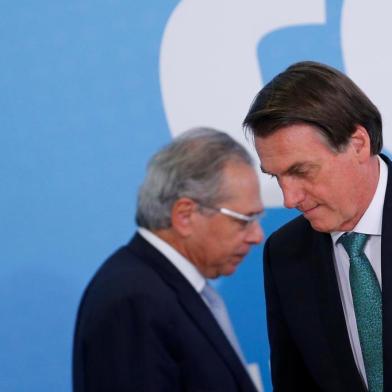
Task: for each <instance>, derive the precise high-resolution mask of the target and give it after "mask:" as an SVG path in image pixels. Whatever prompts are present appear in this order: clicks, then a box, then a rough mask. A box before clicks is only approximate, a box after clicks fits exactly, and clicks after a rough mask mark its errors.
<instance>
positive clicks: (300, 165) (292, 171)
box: [260, 162, 318, 176]
mask: <svg viewBox="0 0 392 392" xmlns="http://www.w3.org/2000/svg"><path fill="white" fill-rule="evenodd" d="M316 166H318V165H315V164H311V163H310V162H296V163H293V164H292V165H291V166H290V167H288V168H287V169H286V170H284V171H283V172H282V173H281V174H280V175H288V174H295V173H296V172H297V171H299V170H303V169H304V168H312V167H316ZM260 170H261V171H262V172H263V173H264V174H269V175H271V176H277V174H275V173H271V172H269V171H268V170H265V169H264V168H263V166H262V165H261V164H260Z"/></svg>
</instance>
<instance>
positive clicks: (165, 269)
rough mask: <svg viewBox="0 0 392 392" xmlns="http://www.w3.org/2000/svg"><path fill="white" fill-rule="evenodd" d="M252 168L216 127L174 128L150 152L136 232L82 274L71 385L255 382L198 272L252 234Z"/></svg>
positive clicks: (232, 262) (227, 266) (211, 275)
mask: <svg viewBox="0 0 392 392" xmlns="http://www.w3.org/2000/svg"><path fill="white" fill-rule="evenodd" d="M262 212H263V205H262V202H261V199H260V188H259V182H258V176H257V174H256V171H255V169H254V167H253V162H252V159H251V157H250V156H249V154H248V152H247V151H246V150H245V149H244V148H243V147H242V146H241V145H239V144H238V143H237V142H236V141H234V140H233V139H232V138H231V137H230V136H228V135H227V134H225V133H223V132H219V131H216V130H212V129H208V128H198V129H192V130H190V131H187V132H185V133H184V134H183V135H181V136H180V137H178V138H176V139H174V141H173V142H172V143H171V144H169V145H168V146H166V147H164V148H163V149H162V150H160V151H159V152H158V153H157V154H155V155H154V157H153V158H152V159H151V161H150V163H149V167H148V172H147V175H146V178H145V180H144V183H143V184H142V186H141V188H140V190H139V197H138V206H137V214H136V221H137V224H138V232H137V233H136V235H135V236H134V237H133V239H132V240H131V242H130V243H129V244H128V245H126V246H124V247H122V248H120V249H119V250H118V251H117V252H115V253H114V254H113V255H112V256H111V257H110V258H109V259H108V260H107V261H106V262H105V263H104V264H103V265H102V267H101V268H100V269H99V270H98V272H97V273H96V274H95V276H94V277H93V279H92V281H91V282H90V284H89V285H88V287H87V289H86V291H85V293H84V296H83V299H82V301H81V305H80V308H79V312H78V318H77V324H76V331H75V338H74V352H73V386H74V391H75V392H87V391H94V392H96V391H111V392H113V391H114V392H115V391H128V390H129V391H168V392H175V391H225V392H234V391H244V392H247V391H249V392H255V391H256V387H255V384H254V383H253V381H252V380H251V378H250V376H249V374H248V372H247V369H246V361H245V358H244V356H243V353H242V352H241V349H240V346H239V343H238V340H237V339H236V336H235V333H234V330H233V327H232V325H231V323H230V319H229V317H228V314H227V311H226V308H225V307H224V304H223V302H222V299H221V298H220V297H219V295H218V294H217V293H216V291H214V289H213V288H212V286H211V285H210V284H209V282H208V280H209V279H215V278H217V277H219V276H222V275H224V276H227V275H231V274H232V273H234V272H235V270H236V269H237V267H238V265H239V264H240V263H241V261H242V259H243V258H244V256H245V255H246V254H247V253H248V252H249V249H250V248H251V246H252V245H254V244H258V243H259V242H260V241H261V240H262V239H263V232H262V229H261V227H260V224H259V218H260V214H261V213H262Z"/></svg>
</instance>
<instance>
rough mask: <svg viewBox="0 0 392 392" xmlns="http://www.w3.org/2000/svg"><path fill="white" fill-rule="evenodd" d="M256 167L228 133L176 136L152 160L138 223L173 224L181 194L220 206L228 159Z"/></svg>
mask: <svg viewBox="0 0 392 392" xmlns="http://www.w3.org/2000/svg"><path fill="white" fill-rule="evenodd" d="M232 161H234V162H240V163H244V164H246V165H249V166H252V165H253V160H252V158H251V156H250V155H249V153H248V152H247V151H246V149H245V148H244V147H243V146H241V145H240V144H239V143H237V142H236V141H235V140H234V139H233V138H232V137H230V136H229V135H228V134H226V133H224V132H221V131H217V130H215V129H212V128H204V127H203V128H194V129H190V130H188V131H186V132H184V133H183V134H182V135H180V136H178V137H176V138H175V139H173V141H172V143H170V144H168V145H167V146H165V147H164V148H162V149H161V150H160V151H158V152H157V153H156V154H155V155H154V156H153V157H152V158H151V160H150V162H149V164H148V168H147V175H146V177H145V179H144V182H143V184H142V186H141V187H140V189H139V195H138V203H137V212H136V223H137V224H138V225H139V226H140V227H145V228H147V229H150V230H154V229H166V228H169V227H170V226H171V210H172V207H173V205H174V203H175V202H176V201H177V200H178V199H179V198H181V197H189V198H190V199H192V200H195V201H197V202H198V203H200V204H201V205H204V206H216V205H217V204H218V203H220V202H222V201H223V200H224V199H226V198H227V197H228V195H226V194H225V192H224V190H222V188H221V183H222V177H223V169H224V168H225V166H226V165H227V163H228V162H232Z"/></svg>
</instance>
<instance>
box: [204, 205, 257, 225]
mask: <svg viewBox="0 0 392 392" xmlns="http://www.w3.org/2000/svg"><path fill="white" fill-rule="evenodd" d="M198 204H199V206H200V207H201V208H206V209H209V210H213V211H216V212H219V213H220V214H222V215H226V216H229V217H230V218H234V219H237V220H239V221H241V222H244V223H246V226H249V225H250V224H252V223H253V222H256V221H258V220H259V219H260V218H261V217H262V216H263V215H264V211H260V212H256V213H254V214H251V215H244V214H241V213H240V212H237V211H233V210H231V209H230V208H226V207H212V206H206V205H203V204H200V203H198Z"/></svg>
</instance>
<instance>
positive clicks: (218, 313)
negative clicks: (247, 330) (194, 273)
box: [201, 283, 245, 365]
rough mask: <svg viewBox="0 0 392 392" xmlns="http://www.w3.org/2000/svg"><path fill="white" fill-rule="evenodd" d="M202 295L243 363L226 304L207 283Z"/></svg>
mask: <svg viewBox="0 0 392 392" xmlns="http://www.w3.org/2000/svg"><path fill="white" fill-rule="evenodd" d="M201 295H202V297H203V298H204V300H205V301H206V303H207V305H208V307H209V308H210V310H211V312H212V314H213V315H214V317H215V319H216V321H217V322H218V324H219V326H220V327H221V329H222V330H223V332H224V333H225V335H226V337H227V339H228V340H229V342H230V343H231V345H232V346H233V348H234V350H235V351H236V352H237V354H238V356H239V357H240V359H241V361H242V363H243V364H244V365H245V360H244V356H243V354H242V351H241V348H240V345H239V343H238V340H237V337H236V335H235V333H234V329H233V326H232V324H231V322H230V317H229V314H228V312H227V309H226V305H225V303H224V301H223V299H222V297H221V296H220V295H219V294H218V292H217V291H216V290H214V288H213V287H212V286H211V285H209V284H208V283H206V284H205V286H204V288H203V290H202V292H201Z"/></svg>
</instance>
